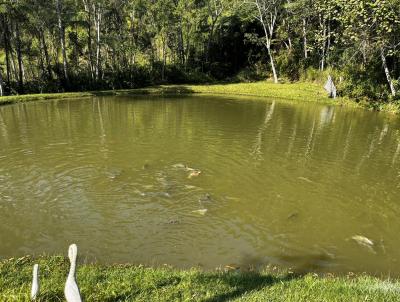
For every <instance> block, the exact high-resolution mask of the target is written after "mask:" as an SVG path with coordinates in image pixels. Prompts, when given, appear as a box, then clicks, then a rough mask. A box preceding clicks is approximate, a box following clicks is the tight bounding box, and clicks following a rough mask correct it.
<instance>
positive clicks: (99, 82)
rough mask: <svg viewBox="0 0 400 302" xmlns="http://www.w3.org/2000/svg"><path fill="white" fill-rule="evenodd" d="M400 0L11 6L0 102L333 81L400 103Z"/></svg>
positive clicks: (71, 0)
mask: <svg viewBox="0 0 400 302" xmlns="http://www.w3.org/2000/svg"><path fill="white" fill-rule="evenodd" d="M399 12H400V0H96V1H94V0H50V1H47V0H35V1H29V0H6V1H2V2H0V94H15V93H26V92H57V91H76V90H96V89H118V88H134V87H140V86H145V85H148V84H154V83H188V82H191V83H198V82H211V81H214V80H219V81H221V80H224V81H233V80H238V81H244V80H255V79H260V78H266V77H271V78H272V79H273V80H274V81H275V82H278V81H284V80H290V81H292V80H299V79H300V80H324V79H326V75H327V73H330V74H332V75H333V76H334V79H335V81H336V82H337V83H338V86H339V92H340V93H342V94H346V95H349V96H351V97H354V98H364V97H368V98H369V99H377V100H387V99H395V98H396V95H397V90H398V89H399V88H400V87H399V77H400V65H399V63H400V53H399V46H400V16H399Z"/></svg>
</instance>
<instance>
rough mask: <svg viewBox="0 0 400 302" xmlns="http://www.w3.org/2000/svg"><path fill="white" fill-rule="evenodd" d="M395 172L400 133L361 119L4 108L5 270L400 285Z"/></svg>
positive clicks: (64, 106)
mask: <svg viewBox="0 0 400 302" xmlns="http://www.w3.org/2000/svg"><path fill="white" fill-rule="evenodd" d="M190 168H193V169H196V171H201V173H200V175H198V176H192V177H189V175H190V174H191V173H192V172H193V171H192V170H190ZM399 172H400V122H399V119H398V117H396V116H390V115H384V114H378V113H372V112H367V111H362V110H353V109H346V108H341V107H332V106H326V105H316V104H307V103H298V104H290V103H287V102H277V101H276V102H275V101H269V102H265V101H261V100H246V99H234V98H213V97H191V98H164V99H162V98H161V99H160V98H124V97H118V98H117V97H105V98H93V99H89V98H88V99H82V100H60V101H48V102H36V103H26V104H18V105H10V106H3V107H0V258H8V257H15V256H20V255H25V254H30V255H38V254H43V253H50V254H51V253H57V254H60V253H63V254H65V253H66V250H67V247H68V245H69V244H70V243H72V242H76V243H77V244H78V246H79V250H80V254H81V255H83V257H84V258H86V259H87V260H88V261H92V260H96V261H99V262H102V263H114V262H118V263H124V262H131V263H143V264H148V265H162V264H164V263H167V264H171V265H174V266H178V267H189V266H201V267H204V268H206V269H210V268H215V267H217V266H224V265H227V264H229V265H231V266H232V265H235V266H238V267H241V268H244V269H246V268H249V267H253V268H254V267H255V268H257V267H260V266H264V265H267V264H272V265H279V266H284V267H292V268H293V269H297V270H305V271H308V270H311V271H321V272H324V271H325V272H348V271H362V272H364V271H365V272H369V273H374V274H391V275H400V274H399V273H400V263H399V259H400V252H399V251H400V220H399V214H400V198H399V197H400V193H399V180H400V174H399ZM199 210H200V211H199ZM206 210H207V211H206ZM355 235H361V236H365V237H366V238H368V239H370V240H371V241H372V242H373V245H370V246H363V245H361V244H359V243H357V242H356V241H355V240H353V239H351V237H352V236H355Z"/></svg>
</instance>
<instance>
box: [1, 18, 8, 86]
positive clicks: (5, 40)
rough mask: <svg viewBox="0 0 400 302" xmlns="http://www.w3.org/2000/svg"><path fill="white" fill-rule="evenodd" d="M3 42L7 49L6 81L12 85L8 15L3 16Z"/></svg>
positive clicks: (5, 49)
mask: <svg viewBox="0 0 400 302" xmlns="http://www.w3.org/2000/svg"><path fill="white" fill-rule="evenodd" d="M2 24H3V28H4V32H3V44H4V51H5V56H6V57H5V61H6V62H5V63H6V81H7V86H8V87H10V58H9V53H8V52H9V46H8V45H9V37H10V36H9V34H8V25H7V21H6V17H5V16H3V22H2Z"/></svg>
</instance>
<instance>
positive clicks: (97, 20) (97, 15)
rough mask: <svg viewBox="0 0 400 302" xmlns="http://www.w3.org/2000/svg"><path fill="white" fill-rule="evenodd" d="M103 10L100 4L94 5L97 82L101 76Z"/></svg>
mask: <svg viewBox="0 0 400 302" xmlns="http://www.w3.org/2000/svg"><path fill="white" fill-rule="evenodd" d="M101 15H102V12H101V8H100V4H97V6H96V4H94V25H95V28H96V71H95V75H96V80H98V79H99V74H100V24H101V17H102V16H101Z"/></svg>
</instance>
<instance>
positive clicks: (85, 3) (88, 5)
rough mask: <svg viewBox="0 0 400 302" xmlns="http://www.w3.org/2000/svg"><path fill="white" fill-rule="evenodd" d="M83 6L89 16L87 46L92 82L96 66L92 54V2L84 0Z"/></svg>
mask: <svg viewBox="0 0 400 302" xmlns="http://www.w3.org/2000/svg"><path fill="white" fill-rule="evenodd" d="M83 5H84V7H85V12H86V15H87V17H86V18H87V19H86V23H87V34H88V39H87V46H88V56H89V70H90V76H91V78H92V80H93V79H94V66H93V52H92V11H91V3H90V0H83Z"/></svg>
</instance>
